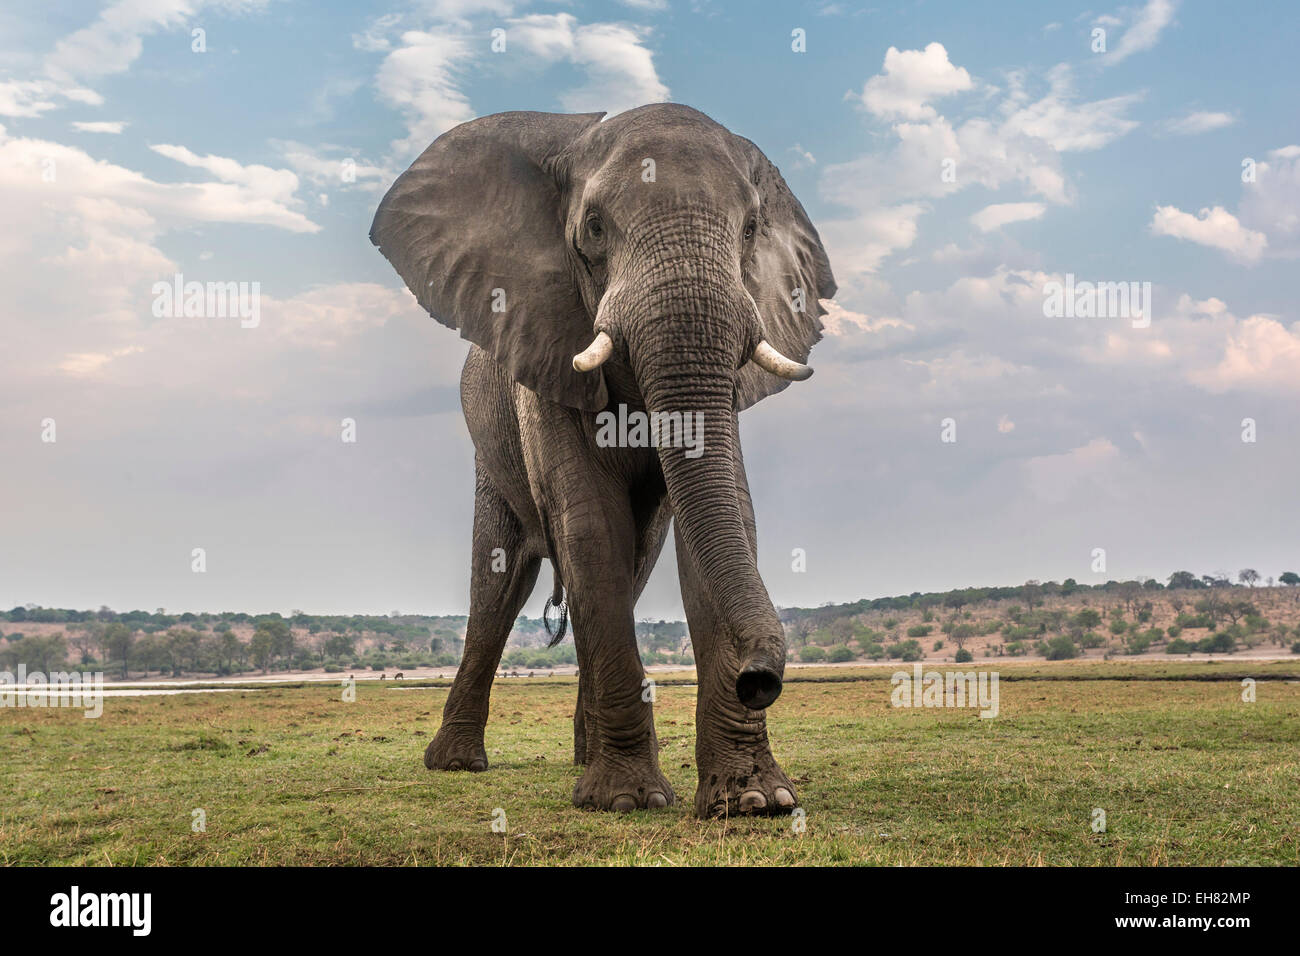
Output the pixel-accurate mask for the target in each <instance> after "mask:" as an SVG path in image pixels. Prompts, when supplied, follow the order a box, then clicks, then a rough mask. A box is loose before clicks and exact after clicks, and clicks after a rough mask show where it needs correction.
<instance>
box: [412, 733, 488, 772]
mask: <svg viewBox="0 0 1300 956" xmlns="http://www.w3.org/2000/svg"><path fill="white" fill-rule="evenodd" d="M424 765H425V766H426V767H428V768H429V769H430V770H472V771H474V772H475V773H478V772H480V771H483V770H486V769H487V768H488V760H487V750H485V749H484V747H483V730H482V728H479V729H478V730H477V731H475V730H474V729H473V728H469V727H460V726H456V725H452V724H443V725H442V727H440V728H439V729H438V733H437V735H436V736H435V737H434V738H433V740H431V741H430V742H429V746H428V747H427V748H425V751H424Z"/></svg>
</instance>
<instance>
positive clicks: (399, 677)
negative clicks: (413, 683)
mask: <svg viewBox="0 0 1300 956" xmlns="http://www.w3.org/2000/svg"><path fill="white" fill-rule="evenodd" d="M405 677H406V675H405V674H403V673H402V672H401V671H398V672H397V673H396V674H394V675H393V680H402V679H403V678H405Z"/></svg>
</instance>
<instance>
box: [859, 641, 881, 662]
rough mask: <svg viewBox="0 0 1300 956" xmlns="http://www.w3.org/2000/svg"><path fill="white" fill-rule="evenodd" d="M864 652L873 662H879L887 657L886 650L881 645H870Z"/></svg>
mask: <svg viewBox="0 0 1300 956" xmlns="http://www.w3.org/2000/svg"><path fill="white" fill-rule="evenodd" d="M862 650H863V652H864V653H865V654H866V655H867V656H868V657H870V658H871V659H872V660H873V661H878V660H880V659H881V658H882V657H884V656H885V649H884V647H882V646H881V645H879V644H868V645H866V646H865V647H864V648H863V649H862Z"/></svg>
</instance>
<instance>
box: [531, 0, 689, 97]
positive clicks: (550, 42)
mask: <svg viewBox="0 0 1300 956" xmlns="http://www.w3.org/2000/svg"><path fill="white" fill-rule="evenodd" d="M648 35H649V33H648V31H647V30H645V29H644V28H637V27H630V26H625V25H623V24H617V23H592V24H587V25H578V22H577V19H576V18H575V17H574V16H573V15H572V14H568V13H556V14H532V15H530V16H526V17H519V18H517V19H514V20H511V21H509V27H508V33H507V37H508V42H511V43H515V44H518V45H520V46H522V47H523V48H524V49H525V50H527V51H528V52H529V53H530V54H532V55H533V56H535V57H537V58H539V59H540V60H542V61H543V62H559V61H567V62H570V63H573V64H574V65H576V66H579V67H581V68H582V69H583V70H585V72H586V74H587V82H586V83H584V84H582V85H581V86H578V87H575V88H573V89H571V90H568V91H566V92H564V93H562V94H560V102H561V103H562V104H563V106H564V108H565V109H566V110H569V111H571V112H598V111H601V110H603V111H605V112H607V113H610V114H611V115H612V114H614V113H621V112H623V111H624V110H628V109H632V108H633V107H636V106H643V105H645V104H646V103H661V102H663V101H665V100H667V99H668V96H669V92H668V87H667V86H665V85H664V83H663V82H662V81H661V80H660V79H659V74H658V72H657V71H656V70H655V65H654V55H653V54H652V53H651V52H650V50H649V49H647V48H646V47H645V45H644V41H645V39H646V38H647V36H648Z"/></svg>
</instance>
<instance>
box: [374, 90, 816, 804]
mask: <svg viewBox="0 0 1300 956" xmlns="http://www.w3.org/2000/svg"><path fill="white" fill-rule="evenodd" d="M601 115H602V114H585V115H566V114H549V113H502V114H497V115H494V116H488V117H484V118H483V119H479V120H474V121H472V122H470V123H466V124H464V125H462V126H459V127H457V128H456V129H453V130H451V131H450V132H448V133H446V134H444V135H443V136H441V137H440V138H439V139H438V140H437V141H436V142H435V143H434V144H433V145H432V146H430V147H429V149H428V150H426V151H425V153H424V154H423V155H422V156H421V157H420V158H419V159H418V160H417V161H416V162H415V164H414V165H413V166H412V167H411V169H409V170H408V171H407V172H406V173H404V174H403V175H402V176H401V177H400V178H399V179H398V180H397V182H396V183H395V184H394V185H393V188H392V189H391V190H390V191H389V193H388V195H387V196H386V197H385V198H384V200H383V202H382V203H381V205H380V207H379V210H378V212H377V214H376V216H375V222H374V226H373V228H372V230H371V239H372V240H373V241H374V242H375V244H376V245H378V246H379V248H380V249H381V251H382V252H383V253H384V255H385V256H387V257H388V259H389V260H390V261H391V262H392V263H393V265H394V266H395V267H396V269H397V270H398V272H399V273H400V274H401V276H402V277H403V279H404V280H405V281H406V283H407V285H408V286H409V287H410V289H411V290H412V292H414V293H415V295H416V297H417V299H419V301H420V303H421V304H422V305H424V306H425V308H426V309H428V310H429V312H430V313H431V314H432V315H433V316H434V317H435V318H437V319H438V320H439V321H440V322H442V323H444V324H446V325H448V326H451V327H452V328H456V329H458V330H459V331H460V333H461V335H462V336H463V337H465V338H467V339H469V340H470V341H471V342H473V343H474V347H473V348H471V349H470V353H469V357H468V359H467V360H466V362H465V368H464V372H463V374H462V377H461V398H462V402H463V405H464V411H465V420H466V422H467V423H468V425H469V430H470V434H471V436H472V437H473V440H474V447H475V450H476V469H477V481H476V487H475V500H474V540H473V559H472V560H473V566H472V584H471V595H470V615H469V624H468V629H467V633H466V638H465V655H464V660H463V661H462V663H461V667H460V670H459V672H458V673H457V675H456V680H455V683H454V684H453V686H452V688H451V692H450V694H449V696H448V698H447V704H446V707H445V709H444V711H443V722H442V726H441V729H440V730H439V731H438V734H437V737H436V738H435V739H434V740H433V742H432V743H431V744H430V745H429V747H428V750H427V752H426V753H425V764H426V766H428V767H429V768H430V769H436V770H462V769H463V770H473V771H479V770H485V769H487V753H486V751H485V749H484V745H483V730H484V725H485V723H486V721H487V716H488V695H489V690H490V689H491V685H492V678H493V675H494V673H495V672H496V669H497V666H498V664H499V662H500V659H501V653H502V649H503V647H504V645H505V642H506V639H507V637H508V636H509V634H510V629H511V625H512V623H513V622H514V620H515V618H516V616H517V615H518V613H519V610H520V608H521V607H522V606H523V604H524V601H525V600H526V599H527V597H528V596H529V594H530V593H531V591H532V589H533V586H534V584H535V583H536V580H537V575H538V569H539V566H540V564H541V560H542V558H548V559H549V560H550V561H551V563H552V564H553V565H554V567H555V569H556V574H557V583H559V582H562V584H563V587H564V588H565V590H566V592H567V602H568V607H569V613H570V616H571V620H572V625H573V631H574V639H575V641H576V645H577V653H578V662H579V668H580V681H579V691H578V705H577V708H576V711H575V720H574V737H575V747H574V749H575V760H576V762H577V763H578V764H580V765H584V767H585V769H584V772H583V773H582V776H581V778H580V779H579V780H578V783H577V786H576V787H575V788H574V792H573V802H574V804H575V805H576V806H579V807H590V808H595V809H600V810H632V809H637V808H654V807H663V806H667V805H669V804H671V803H673V802H674V800H675V799H676V797H675V795H674V793H673V789H672V787H671V786H670V785H669V783H668V780H667V779H666V778H665V777H664V775H663V774H662V773H661V772H660V770H659V763H658V756H657V751H658V745H657V743H656V739H655V728H654V719H653V708H652V705H651V704H650V703H647V702H646V701H644V700H643V699H642V697H643V686H642V681H643V678H644V672H643V669H642V665H641V661H640V658H639V656H638V654H637V647H636V641H635V637H634V632H633V621H634V618H633V609H634V607H635V604H636V599H637V597H638V596H639V595H640V593H641V589H642V588H643V587H644V585H645V583H646V579H647V578H648V577H649V575H650V571H651V569H652V568H653V567H654V564H655V561H656V560H657V558H658V556H659V552H660V550H661V548H662V546H663V543H664V539H665V537H666V535H667V532H668V527H669V523H670V520H671V519H673V518H675V519H676V528H677V533H676V535H675V539H676V546H677V560H678V567H679V569H680V576H681V588H682V597H683V600H684V602H685V607H686V615H687V620H688V624H689V627H690V635H691V640H692V642H693V644H694V650H695V657H696V663H697V667H698V671H699V691H698V702H697V720H696V748H695V753H696V764H697V767H698V770H699V785H698V788H697V790H696V794H695V811H696V813H697V814H698V815H700V816H713V815H719V814H727V813H730V814H736V813H787V812H789V811H790V810H791V809H792V808H793V807H794V806H795V804H796V800H797V798H796V794H795V788H794V786H793V784H792V783H791V782H790V778H789V777H787V776H786V774H785V772H784V771H783V770H782V769H781V768H780V767H779V766H778V765H777V763H776V760H775V759H773V757H772V753H771V750H770V749H769V746H768V738H767V728H766V722H765V717H764V709H765V708H766V707H767V706H768V705H770V704H771V703H772V702H773V701H774V700H776V698H777V696H778V694H780V691H781V679H782V673H783V670H784V662H785V644H784V634H783V631H782V628H781V624H780V622H779V620H778V619H777V615H776V612H775V610H774V609H773V607H772V602H771V600H770V599H769V597H768V594H767V591H766V589H765V588H764V586H763V582H762V580H761V579H760V578H759V574H758V569H757V564H756V550H755V549H756V544H755V528H754V510H753V506H752V503H751V501H750V494H749V487H748V484H747V481H746V478H745V469H744V464H743V461H742V458H741V450H740V443H739V439H738V427H739V426H738V422H737V414H738V412H739V411H740V410H742V409H744V408H746V407H748V406H749V405H752V404H753V403H754V402H756V401H759V400H760V399H762V398H764V397H766V396H768V395H770V394H773V393H775V392H776V391H779V390H780V389H781V388H783V387H785V386H786V385H787V384H788V383H787V382H786V381H784V380H783V379H781V378H778V377H776V376H775V375H773V374H772V373H770V372H768V371H765V370H764V369H762V368H759V367H758V366H756V365H755V364H754V363H752V362H749V361H748V360H749V358H750V356H751V354H752V353H753V352H754V349H755V347H756V346H757V344H758V343H759V341H760V340H766V341H768V342H769V343H771V344H772V345H773V346H774V347H775V348H776V349H777V350H779V351H780V352H781V353H783V354H784V355H786V356H789V357H791V358H793V359H796V360H798V361H803V360H805V359H806V358H807V355H808V351H809V349H810V348H811V347H812V345H813V343H814V342H815V341H816V340H817V339H818V338H820V329H821V322H820V321H819V316H820V315H822V314H824V313H823V311H822V309H821V308H820V307H819V305H818V299H819V298H829V297H830V296H832V295H833V294H834V292H835V282H834V278H833V277H832V275H831V271H830V266H829V263H828V262H827V259H826V255H825V252H824V250H823V249H822V246H821V243H820V241H819V239H818V237H817V233H816V230H815V229H813V227H812V225H811V224H810V223H809V221H808V218H807V216H806V215H805V213H804V211H803V208H802V207H801V206H800V205H799V203H798V201H797V200H796V199H795V198H794V197H793V196H792V195H791V194H790V192H789V189H788V188H787V187H786V185H785V182H784V181H783V180H782V179H781V176H780V173H779V172H777V170H776V168H775V167H774V166H772V164H771V163H770V162H768V160H767V159H766V158H765V157H764V156H763V155H762V153H761V152H760V151H759V150H758V148H757V147H755V146H754V145H753V144H752V143H750V142H749V141H748V140H745V139H742V138H740V137H738V136H735V135H734V134H732V133H730V132H728V131H727V130H726V129H724V128H723V127H721V126H719V125H718V124H716V123H714V122H713V121H712V120H710V119H709V118H708V117H706V116H704V115H703V114H702V113H699V112H697V111H695V110H692V109H690V108H688V107H685V106H679V105H671V104H658V105H653V106H645V107H642V108H640V109H636V110H632V111H630V112H627V113H623V114H621V115H619V116H617V117H614V118H612V119H610V120H609V121H607V122H603V123H602V122H599V120H600V117H601ZM647 159H650V160H653V162H654V176H653V181H652V182H651V181H647V179H648V178H649V177H648V174H647V170H648V168H649V167H648V166H647V164H646V163H645V160H647ZM494 303H495V304H496V310H495V311H494V308H493V306H494ZM800 305H802V308H800ZM598 331H603V332H606V333H607V334H608V335H609V336H610V337H611V338H612V339H613V341H614V350H613V355H612V357H611V358H610V359H609V360H608V361H607V362H605V363H604V364H603V365H602V366H600V367H599V368H597V369H595V370H594V371H588V372H579V371H576V370H575V369H574V366H573V358H574V356H575V354H577V353H579V352H582V351H583V350H584V349H586V348H587V347H588V346H589V345H590V344H591V343H592V339H593V336H594V334H595V333H596V332H598ZM619 403H626V404H627V405H628V406H629V408H631V409H634V410H639V409H648V410H649V411H651V412H665V411H681V412H685V413H693V412H702V413H703V414H704V416H705V418H704V422H705V427H704V454H703V455H702V456H700V457H697V458H688V457H686V455H685V449H684V448H680V447H678V448H672V447H662V448H659V449H654V448H607V447H600V446H598V445H597V442H596V431H597V424H596V413H597V412H598V411H600V410H602V409H605V408H616V407H617V406H618V404H619ZM497 548H500V549H502V550H503V552H504V555H505V560H506V565H507V569H506V571H505V572H504V573H500V572H494V571H493V552H494V549H497ZM499 564H500V562H499V561H498V566H499ZM647 696H648V695H647Z"/></svg>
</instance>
